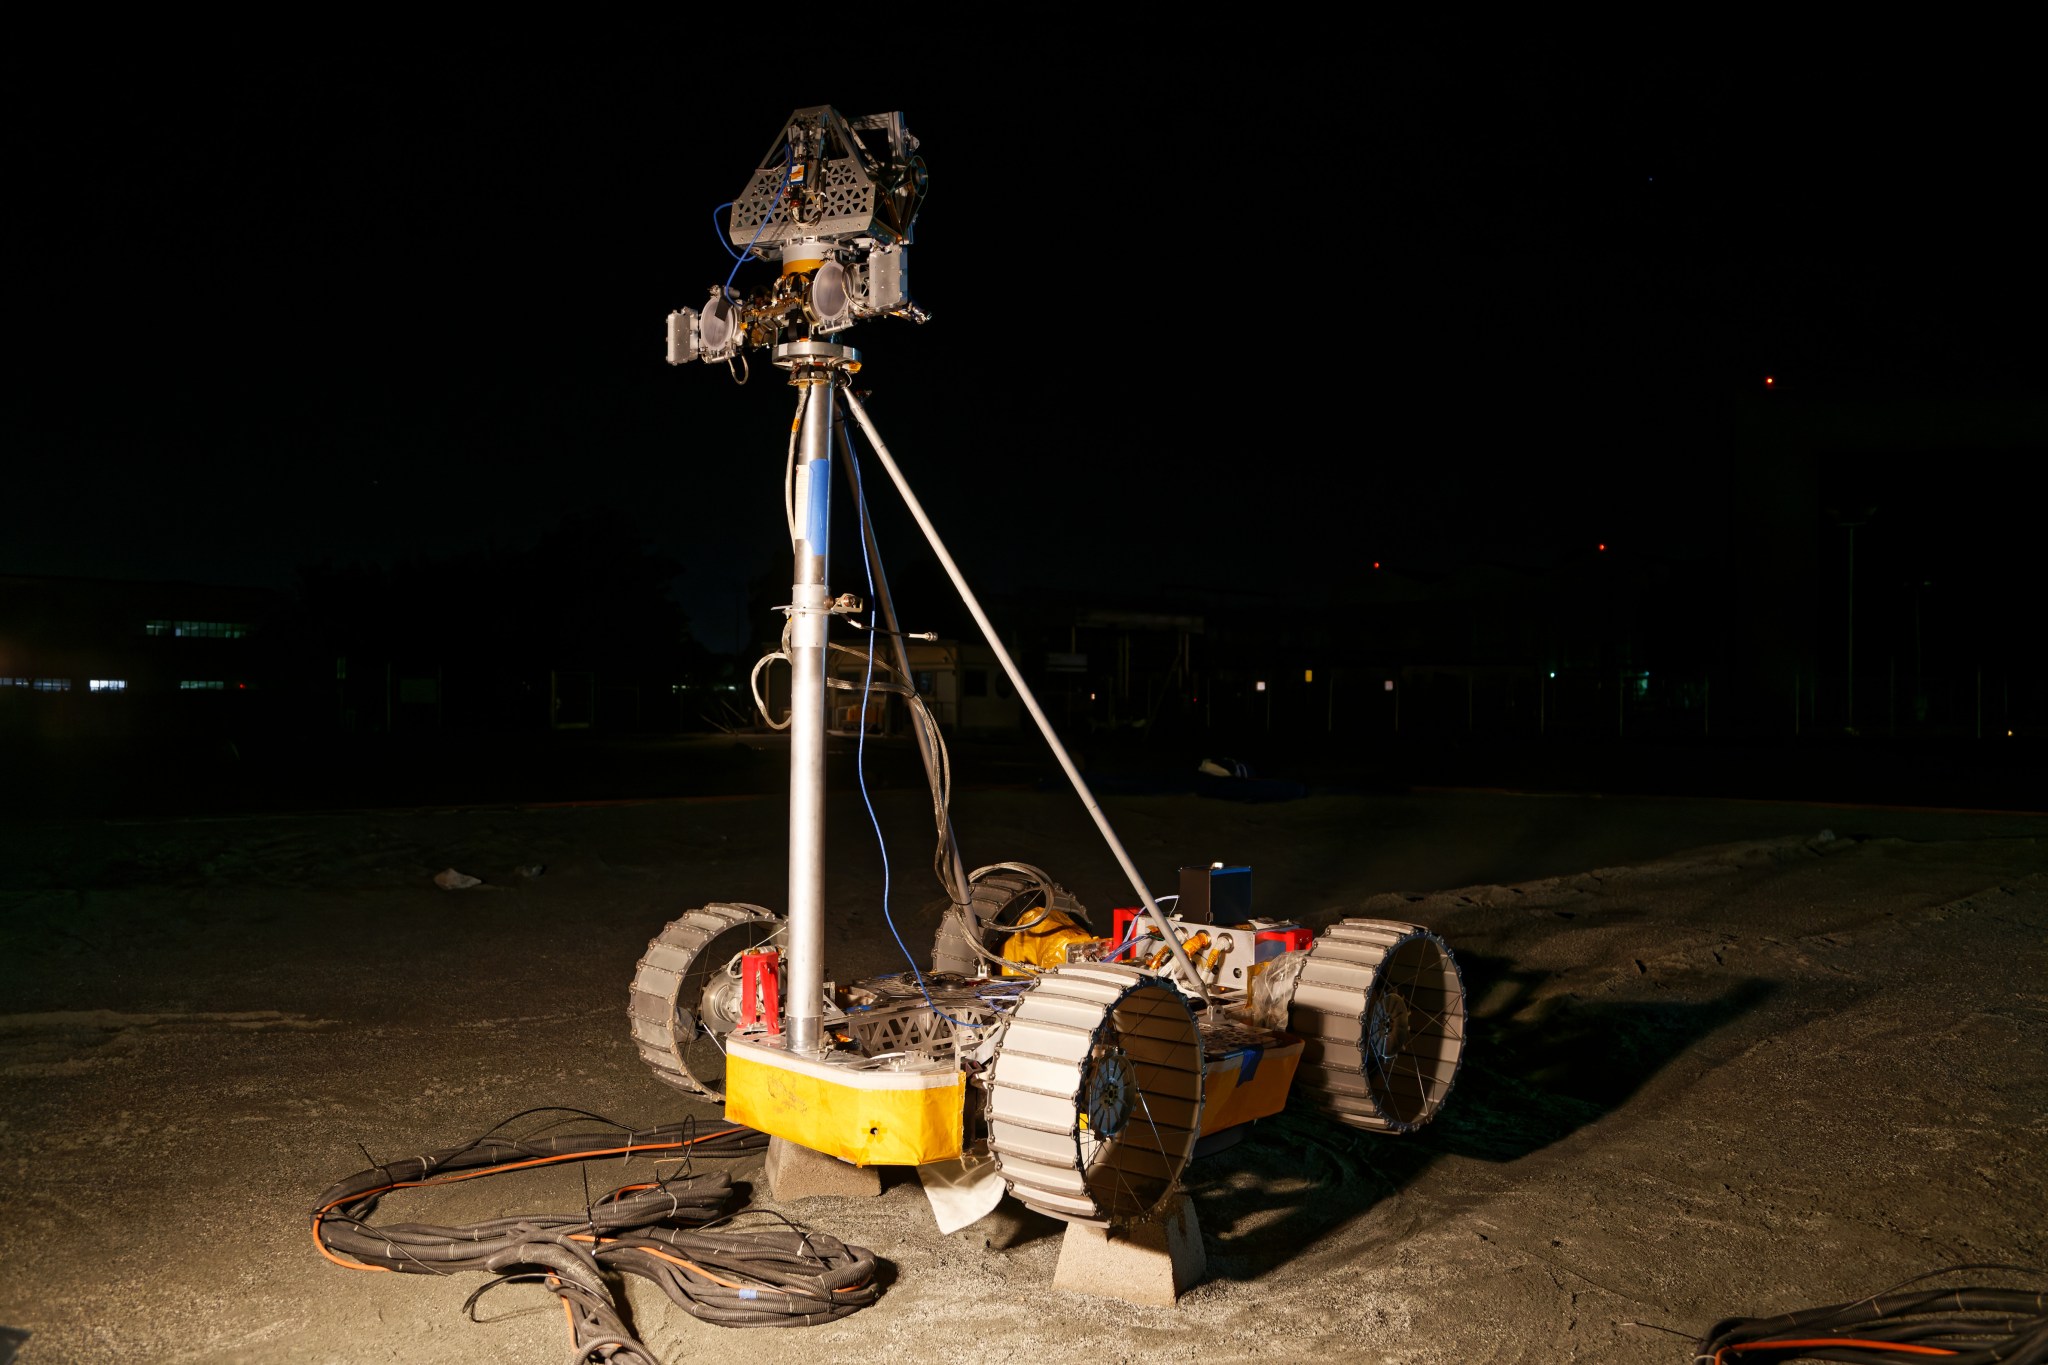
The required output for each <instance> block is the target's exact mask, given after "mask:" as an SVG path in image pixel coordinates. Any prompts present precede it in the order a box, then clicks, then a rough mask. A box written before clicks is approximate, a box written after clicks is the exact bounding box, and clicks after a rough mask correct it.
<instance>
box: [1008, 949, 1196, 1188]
mask: <svg viewBox="0 0 2048 1365" xmlns="http://www.w3.org/2000/svg"><path fill="white" fill-rule="evenodd" d="M987 1118H988V1130H989V1146H990V1149H991V1150H992V1151H993V1152H994V1153H995V1158H996V1167H997V1169H998V1170H999V1171H1001V1173H1002V1176H1003V1179H1004V1181H1005V1182H1006V1183H1007V1184H1008V1186H1009V1190H1010V1193H1011V1194H1013V1195H1015V1196H1016V1197H1017V1198H1018V1199H1020V1200H1022V1201H1023V1202H1024V1203H1025V1204H1027V1205H1029V1206H1030V1207H1031V1208H1034V1209H1037V1210H1038V1211H1039V1212H1041V1213H1047V1214H1051V1215H1052V1216H1053V1217H1055V1218H1061V1219H1065V1220H1067V1221H1068V1222H1077V1223H1093V1224H1096V1225H1109V1224H1129V1223H1135V1222H1142V1221H1144V1220H1146V1219H1149V1218H1153V1217H1155V1216H1157V1215H1158V1214H1159V1212H1160V1211H1161V1209H1162V1207H1163V1206H1164V1205H1165V1203H1166V1201H1167V1199H1168V1198H1169V1197H1170V1196H1171V1195H1172V1193H1173V1191H1174V1182H1175V1181H1177V1180H1178V1179H1179V1177H1180V1173H1181V1169H1182V1168H1183V1167H1184V1166H1186V1164H1187V1161H1188V1157H1189V1156H1190V1154H1191V1153H1192V1152H1193V1150H1194V1145H1195V1138H1196V1136H1197V1134H1199V1133H1200V1131H1201V1127H1202V1039H1201V1034H1200V1031H1199V1030H1198V1028H1197V1026H1196V1022H1195V1016H1194V1011H1193V1010H1192V1008H1191V1007H1190V1006H1189V1004H1188V1001H1187V997H1186V996H1184V995H1182V994H1181V993H1180V991H1179V990H1177V989H1175V988H1174V986H1173V985H1172V984H1171V983H1169V982H1167V981H1165V980H1163V979H1162V978H1160V977H1157V976H1154V975H1152V974H1151V973H1149V972H1144V971H1140V970H1139V969H1138V968H1135V967H1127V966H1122V965H1118V964H1112V963H1088V964H1085V965H1077V966H1071V967H1061V968H1057V969H1055V970H1053V971H1048V972H1045V973H1043V974H1042V975H1040V976H1039V977H1038V979H1037V980H1036V981H1034V982H1032V983H1031V985H1030V987H1029V988H1028V989H1027V990H1025V991H1024V993H1023V996H1022V999H1021V1001H1020V1003H1019V1004H1018V1006H1017V1009H1016V1011H1015V1012H1014V1013H1013V1014H1012V1015H1011V1016H1010V1020H1009V1023H1008V1025H1007V1026H1006V1028H1005V1030H1004V1032H1003V1035H1002V1038H1001V1039H1000V1040H999V1041H998V1043H997V1045H996V1054H995V1058H994V1060H993V1062H992V1063H991V1064H990V1067H989V1072H988V1106H987Z"/></svg>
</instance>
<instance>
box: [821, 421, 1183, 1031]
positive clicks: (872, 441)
mask: <svg viewBox="0 0 2048 1365" xmlns="http://www.w3.org/2000/svg"><path fill="white" fill-rule="evenodd" d="M846 402H847V406H848V407H850V408H852V409H853V416H854V420H855V421H857V422H859V423H860V429H861V431H862V432H864V433H865V434H866V436H867V438H868V444H869V445H871V446H873V447H874V448H875V456H876V458H877V459H879V460H881V462H882V468H884V469H886V470H887V471H888V472H889V480H890V482H892V483H894V484H895V485H896V491H897V492H898V493H899V494H901V495H902V497H903V505H904V506H905V507H908V508H909V509H910V515H911V516H912V517H913V518H914V519H915V520H916V522H917V525H918V529H919V530H921V531H923V532H924V538H925V539H926V540H927V541H929V542H930V543H931V547H932V553H933V554H936V555H937V556H938V557H939V563H940V564H941V565H943V566H944V567H945V570H946V576H947V577H948V578H950V579H952V580H953V587H954V589H955V591H957V592H958V593H959V594H960V600H961V602H962V603H964V604H965V605H966V607H967V611H968V614H969V615H971V616H973V617H974V624H975V625H977V626H979V627H980V628H981V634H982V638H983V639H985V640H987V641H988V645H989V648H990V649H992V650H994V651H995V655H996V662H998V663H1000V664H1001V665H1002V666H1003V672H1004V673H1006V674H1008V675H1009V678H1010V685H1011V686H1012V687H1014V688H1016V689H1017V696H1018V697H1019V698H1020V699H1021V700H1022V701H1023V703H1024V709H1025V710H1027V711H1029V712H1030V713H1031V719H1032V720H1033V721H1034V722H1036V723H1037V725H1038V733H1040V734H1041V735H1044V736H1045V742H1046V743H1047V744H1048V745H1050V746H1051V747H1052V752H1053V757H1054V758H1057V759H1058V760H1059V761H1060V767H1061V769H1063V770H1064V771H1065V772H1066V774H1067V781H1069V782H1071V783H1072V784H1073V786H1074V794H1075V795H1076V796H1079V797H1080V798H1081V804H1082V805H1084V806H1086V807H1087V808H1088V815H1089V817H1090V818H1091V819H1093V820H1094V821H1095V828H1096V829H1098V830H1100V831H1101V832H1102V839H1103V842H1104V843H1106V844H1108V845H1109V851H1110V852H1111V853H1113V854H1115V855H1116V860H1117V863H1118V864H1119V865H1120V866H1122V868H1123V870H1124V876H1125V877H1126V878H1128V879H1129V881H1130V883H1131V890H1133V891H1135V892H1137V893H1138V899H1139V900H1140V901H1142V902H1143V903H1144V906H1145V914H1146V916H1147V917H1148V918H1150V919H1151V921H1152V923H1153V925H1154V926H1155V927H1157V928H1158V930H1159V932H1160V934H1161V935H1162V936H1163V937H1164V938H1165V940H1166V947H1167V949H1168V950H1169V951H1170V952H1172V954H1173V960H1174V963H1175V965H1176V966H1178V967H1179V968H1180V970H1181V977H1182V980H1183V981H1185V982H1186V983H1187V984H1188V985H1190V986H1192V987H1193V988H1194V991H1195V994H1197V995H1199V996H1201V997H1202V1000H1203V1003H1205V1004H1206V1003H1209V988H1208V987H1207V986H1204V985H1203V984H1202V977H1201V974H1200V973H1199V972H1197V971H1196V970H1195V964H1194V963H1192V962H1190V961H1188V955H1187V950H1186V949H1184V948H1182V947H1181V946H1180V940H1179V939H1177V938H1175V937H1174V936H1173V927H1172V926H1171V925H1169V924H1168V923H1167V922H1166V916H1165V915H1163V914H1161V913H1160V911H1159V903H1158V902H1157V901H1155V900H1153V899H1152V891H1151V889H1150V888H1149V887H1147V886H1146V885H1145V879H1144V878H1143V877H1141V876H1140V875H1138V865H1137V864H1136V863H1134V862H1132V861H1131V855H1130V854H1129V853H1128V852H1126V851H1125V849H1124V845H1123V840H1121V839H1119V838H1117V837H1116V831H1115V830H1114V829H1112V828H1110V824H1109V817H1108V816H1107V815H1104V814H1103V813H1102V807H1101V806H1098V805H1096V804H1095V794H1094V793H1093V792H1091V791H1089V790H1088V783H1087V782H1086V781H1085V780H1083V779H1082V777H1081V770H1080V769H1079V768H1077V767H1075V766H1074V760H1073V757H1072V755H1070V754H1068V753H1067V746H1066V745H1064V744H1062V743H1060V737H1059V736H1058V735H1057V734H1055V733H1054V732H1053V728H1052V722H1051V721H1049V720H1047V719H1046V718H1045V712H1044V711H1043V710H1041V709H1039V705H1038V698H1037V697H1035V696H1033V695H1032V694H1031V686H1030V684H1028V683H1026V682H1025V681H1024V675H1023V673H1022V672H1020V671H1019V670H1018V668H1017V662H1016V660H1014V659H1012V658H1011V657H1010V651H1009V650H1007V649H1005V648H1004V647H1003V641H1002V637H1001V636H999V635H997V634H996V628H995V627H994V626H993V625H991V624H989V619H988V615H987V613H985V612H984V611H982V609H981V602H980V600H979V599H977V598H976V597H975V595H974V590H973V589H972V588H970V587H968V586H967V579H966V577H965V576H964V575H962V574H961V572H960V566H959V565H958V564H955V563H954V562H953V556H952V555H951V554H949V553H947V550H946V545H945V542H944V541H942V540H940V539H939V532H938V528H937V527H935V526H933V525H932V523H931V518H929V517H927V516H926V515H925V514H924V504H922V503H920V502H919V501H918V500H917V494H915V493H913V492H911V491H910V483H909V481H908V480H907V479H905V478H904V477H903V471H902V470H900V469H898V468H897V467H896V461H895V459H894V458H892V457H891V456H890V454H889V447H888V446H886V445H884V444H882V436H881V433H880V432H878V431H876V430H875V424H874V423H873V422H871V421H869V420H868V410H867V409H866V408H865V407H863V406H862V405H861V401H860V399H859V398H857V397H856V396H855V395H854V393H853V391H852V390H851V389H849V390H848V391H847V394H846Z"/></svg>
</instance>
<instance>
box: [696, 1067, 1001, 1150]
mask: <svg viewBox="0 0 2048 1365" xmlns="http://www.w3.org/2000/svg"><path fill="white" fill-rule="evenodd" d="M725 1043H726V1057H725V1116H726V1118H728V1119H730V1120H731V1121H732V1122H734V1123H744V1124H746V1125H747V1126H748V1127H749V1128H758V1129H760V1130H761V1131H762V1132H764V1133H768V1134H771V1135H773V1136H775V1137H779V1138H787V1139H789V1140H790V1141H791V1142H794V1143H796V1144H797V1145H798V1146H800V1147H808V1148H810V1149H811V1150H812V1151H814V1152H824V1153H825V1154H827V1155H828V1156H836V1157H838V1158H839V1159H840V1160H842V1161H850V1162H852V1163H853V1164H854V1165H856V1166H921V1165H923V1164H924V1163H926V1162H928V1161H946V1160H950V1159H951V1158H953V1157H957V1156H959V1155H960V1129H961V1123H962V1120H963V1117H964V1115H965V1113H966V1107H967V1078H966V1077H965V1076H963V1075H962V1074H961V1073H960V1072H958V1071H957V1070H954V1069H953V1068H951V1067H944V1068H937V1067H935V1068H933V1069H931V1070H929V1071H880V1070H854V1069H852V1068H850V1067H846V1066H834V1065H832V1064H830V1063H826V1062H819V1061H813V1060H811V1059H810V1058H807V1057H792V1056H791V1055H790V1054H789V1053H787V1052H785V1051H783V1050H782V1049H781V1048H778V1047H770V1046H764V1045H762V1044H761V1043H758V1042H753V1041H751V1040H748V1039H744V1038H741V1037H738V1036H736V1035H732V1036H728V1037H727V1038H726V1040H725Z"/></svg>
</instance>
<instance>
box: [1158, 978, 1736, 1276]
mask: <svg viewBox="0 0 2048 1365" xmlns="http://www.w3.org/2000/svg"><path fill="white" fill-rule="evenodd" d="M1459 963H1460V965H1461V966H1462V967H1463V968H1464V973H1465V986H1466V993H1467V997H1468V998H1470V999H1477V1000H1485V1001H1487V1002H1488V1007H1487V1010H1486V1012H1485V1013H1484V1014H1478V1015H1474V1016H1473V1017H1472V1019H1471V1020H1470V1021H1469V1023H1468V1025H1467V1027H1468V1029H1469V1031H1470V1045H1469V1048H1468V1051H1467V1054H1466V1061H1465V1065H1464V1069H1463V1071H1462V1073H1461V1074H1460V1076H1459V1079H1458V1084H1457V1087H1456V1089H1455V1090H1454V1091H1453V1093H1452V1095H1451V1098H1450V1101H1449V1103H1448V1104H1447V1105H1446V1107H1445V1109H1444V1112H1443V1117H1442V1118H1441V1119H1439V1120H1437V1121H1436V1122H1435V1123H1433V1124H1431V1125H1430V1126H1428V1127H1427V1128H1424V1129H1422V1130H1421V1131H1419V1132H1417V1133H1415V1134H1413V1135H1410V1136H1406V1137H1389V1136H1382V1135H1380V1134H1376V1133H1369V1132H1363V1131H1360V1130H1357V1129H1352V1128H1346V1127H1344V1126H1342V1125H1340V1124H1337V1123H1335V1122H1332V1121H1331V1120H1329V1119H1327V1118H1325V1117H1323V1116H1322V1115H1321V1114H1319V1113H1316V1112H1314V1111H1313V1110H1311V1109H1309V1108H1307V1107H1306V1106H1303V1105H1290V1106H1289V1107H1288V1109H1287V1110H1286V1111H1285V1112H1283V1113H1280V1114H1277V1115H1275V1116H1273V1117H1272V1118H1269V1119H1264V1120H1261V1121H1260V1122H1259V1124H1258V1125H1257V1126H1256V1127H1255V1128H1254V1129H1253V1130H1252V1132H1251V1133H1250V1135H1248V1136H1247V1137H1246V1138H1245V1140H1244V1141H1243V1142H1240V1143H1238V1144H1237V1145H1236V1146H1234V1147H1231V1148H1228V1149H1226V1150H1224V1151H1222V1152H1219V1153H1217V1154H1216V1155H1214V1156H1212V1157H1209V1158H1207V1159H1205V1160H1202V1161H1198V1162H1196V1163H1194V1164H1193V1165H1191V1166H1190V1167H1189V1168H1188V1174H1187V1177H1186V1179H1187V1184H1188V1188H1189V1191H1190V1192H1191V1193H1192V1194H1193V1196H1194V1198H1195V1201H1196V1207H1197V1209H1198V1211H1199V1214H1200V1217H1201V1221H1202V1229H1203V1232H1204V1233H1205V1235H1206V1236H1207V1237H1208V1238H1209V1240H1210V1242H1211V1244H1212V1246H1213V1248H1214V1252H1213V1254H1212V1255H1211V1256H1210V1273H1211V1274H1212V1275H1214V1276H1218V1277H1224V1278H1229V1279H1239V1280H1248V1279H1255V1278H1257V1277H1258V1276H1260V1275H1263V1274H1265V1273H1266V1272H1267V1271H1269V1270H1272V1269H1274V1268H1276V1267H1278V1266H1280V1265H1284V1264H1285V1263H1286V1262H1288V1261H1289V1260H1291V1259H1293V1258H1294V1257H1295V1256H1297V1255H1299V1254H1301V1253H1302V1252H1303V1251H1306V1250H1308V1249H1309V1248H1311V1247H1312V1246H1313V1245H1314V1243H1315V1241H1316V1239H1317V1238H1318V1237H1319V1236H1320V1235H1321V1234H1323V1233H1324V1232H1327V1231H1328V1230H1330V1229H1331V1228H1334V1227H1336V1226H1338V1225H1340V1224H1342V1223H1345V1222H1348V1221H1349V1220H1351V1219H1353V1218H1356V1217H1357V1216H1359V1215H1360V1214H1363V1213H1366V1212H1368V1211H1369V1210H1371V1209H1372V1208H1374V1206H1376V1205H1378V1204H1379V1203H1380V1202H1381V1201H1382V1200H1383V1199H1385V1198H1386V1197H1387V1196H1389V1195H1392V1194H1398V1193H1399V1192H1400V1191H1401V1190H1402V1189H1404V1188H1406V1186H1407V1185H1408V1184H1409V1182H1411V1181H1412V1180H1414V1179H1415V1178H1416V1177H1417V1176H1419V1175H1420V1174H1421V1173H1422V1172H1423V1171H1424V1170H1425V1169H1427V1168H1428V1166H1429V1165H1430V1164H1431V1163H1432V1162H1434V1161H1435V1160H1436V1159H1437V1158H1438V1157H1439V1156H1443V1155H1453V1156H1463V1157H1470V1158H1474V1159H1477V1160H1481V1161H1490V1162H1511V1161H1516V1160H1519V1159H1520V1158H1522V1157H1525V1156H1527V1155H1529V1154H1530V1153H1532V1152H1536V1151H1540V1150H1541V1149H1543V1148H1545V1147H1548V1146H1550V1145H1551V1144H1552V1143H1554V1142H1558V1141H1560V1140H1561V1139H1563V1138H1566V1137H1568V1136H1570V1135H1571V1134H1572V1133H1574V1132H1576V1131H1578V1130H1579V1129H1580V1128H1582V1127H1584V1126H1585V1125H1587V1124H1589V1123H1592V1122H1594V1121H1595V1120H1598V1119H1600V1118H1603V1117H1605V1116H1606V1115H1608V1114H1611V1113H1614V1112H1615V1111H1617V1110H1619V1109H1620V1108H1621V1107H1622V1106H1623V1105H1625V1104H1627V1103H1628V1102H1629V1100H1630V1099H1631V1098H1632V1097H1633V1096H1634V1095H1635V1094H1636V1093H1637V1092H1638V1091H1639V1090H1640V1089H1641V1088H1642V1087H1643V1086H1644V1085H1645V1084H1646V1083H1647V1082H1648V1081H1649V1080H1650V1079H1651V1078H1652V1077H1654V1076H1655V1075H1656V1074H1657V1073H1658V1072H1659V1071H1661V1070H1663V1068H1664V1067H1665V1066H1666V1065H1667V1064H1668V1063H1670V1062H1671V1061H1672V1059H1674V1058H1675V1057H1677V1056H1678V1055H1679V1054H1680V1053H1682V1052H1684V1051H1686V1050H1687V1049H1689V1048H1691V1047H1692V1046H1694V1045H1695V1044H1696V1043H1698V1042H1699V1041H1700V1040H1701V1039H1703V1038H1705V1037H1706V1036H1707V1035H1709V1034H1711V1033H1713V1032H1714V1031H1715V1030H1717V1029H1719V1028H1721V1027H1722V1026H1723V1025H1725V1024H1727V1023H1729V1022H1730V1021H1732V1020H1734V1019H1736V1018H1739V1017H1740V1016H1742V1015H1744V1014H1747V1013H1748V1012H1750V1011H1751V1010H1753V1009H1755V1008H1756V1007H1757V1006H1759V1005H1760V1004H1762V1003H1763V1002H1764V1001H1765V1000H1767V999H1769V998H1770V997H1771V995H1772V994H1774V993H1775V991H1776V986H1775V985H1774V984H1773V983H1771V982H1768V981H1764V980H1760V979H1749V980H1744V981H1740V982H1737V983H1735V984H1734V985H1732V986H1730V987H1729V988H1728V989H1727V990H1726V991H1724V992H1722V993H1721V994H1720V995H1719V996H1716V997H1715V998H1713V999H1711V1000H1705V1001H1692V1000H1584V999H1580V998H1576V997H1572V996H1564V995H1554V996H1549V997H1544V996H1542V995H1541V989H1542V986H1543V983H1544V981H1545V980H1546V979H1547V978H1546V974H1545V973H1541V972H1528V971H1520V970H1517V969H1515V968H1514V967H1513V966H1511V965H1510V964H1509V962H1508V961H1507V960H1506V959H1504V958H1489V957H1480V956H1461V957H1460V959H1459Z"/></svg>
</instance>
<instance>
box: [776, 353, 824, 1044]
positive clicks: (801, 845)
mask: <svg viewBox="0 0 2048 1365" xmlns="http://www.w3.org/2000/svg"><path fill="white" fill-rule="evenodd" d="M796 382H797V383H799V384H806V385H807V386H808V388H809V401H808V402H807V403H806V404H805V407H804V417H803V431H802V434H801V436H800V437H799V447H800V448H799V451H798V455H799V462H800V463H801V465H802V466H803V467H802V468H801V469H800V470H798V471H797V474H796V479H795V484H796V505H795V508H794V511H795V516H794V518H793V520H794V522H795V524H796V530H797V533H798V539H797V542H796V572H795V575H794V577H795V582H794V584H793V586H792V587H791V589H790V591H791V597H790V602H791V608H790V633H789V672H790V687H789V705H790V712H789V994H788V995H787V997H786V998H785V999H784V1000H783V1002H782V1011H783V1019H784V1021H785V1023H786V1025H787V1027H788V1030H789V1047H790V1050H791V1051H792V1052H799V1053H815V1052H819V1051H821V1050H822V1048H823V1043H824V1029H823V1026H822V1017H821V1016H822V1015H823V1013H824V1004H823V1002H824V995H825V631H826V625H827V623H828V621H829V620H830V617H829V614H828V612H827V610H826V603H827V602H828V601H829V600H830V598H831V590H830V589H829V588H828V587H827V585H826V581H825V578H826V572H827V569H828V567H829V560H830V557H831V544H830V539H831V536H830V528H831V510H832V480H831V478H830V477H829V475H830V473H831V469H832V465H831V460H832V411H833V406H832V383H831V380H830V378H829V376H827V375H826V374H824V373H823V372H822V371H813V372H811V374H810V375H809V376H803V375H800V376H799V377H798V378H797V380H796ZM821 462H822V463H821Z"/></svg>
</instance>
